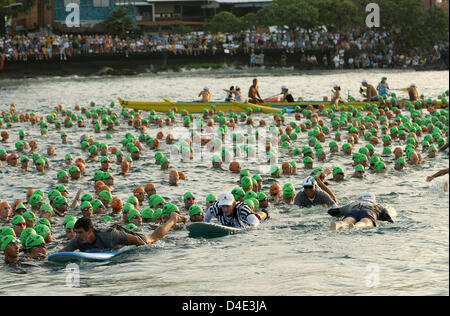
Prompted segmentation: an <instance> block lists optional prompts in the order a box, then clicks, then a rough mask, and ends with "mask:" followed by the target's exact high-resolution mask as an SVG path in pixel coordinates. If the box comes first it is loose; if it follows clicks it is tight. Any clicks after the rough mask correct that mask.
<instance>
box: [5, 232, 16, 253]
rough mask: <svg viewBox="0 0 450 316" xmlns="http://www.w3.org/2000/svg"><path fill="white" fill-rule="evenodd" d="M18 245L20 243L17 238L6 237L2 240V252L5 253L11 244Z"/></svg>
mask: <svg viewBox="0 0 450 316" xmlns="http://www.w3.org/2000/svg"><path fill="white" fill-rule="evenodd" d="M11 243H12V244H14V243H16V244H18V243H19V241H18V240H17V238H16V237H14V236H11V235H6V236H4V237H2V238H1V244H2V248H1V249H2V251H5V249H6V247H8V245H9V244H11Z"/></svg>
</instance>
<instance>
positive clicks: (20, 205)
mask: <svg viewBox="0 0 450 316" xmlns="http://www.w3.org/2000/svg"><path fill="white" fill-rule="evenodd" d="M22 209H23V210H25V211H27V208H26V207H25V205H23V203H19V204H18V205H17V206H16V212H17V211H18V210H22Z"/></svg>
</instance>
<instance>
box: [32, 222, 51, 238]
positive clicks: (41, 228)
mask: <svg viewBox="0 0 450 316" xmlns="http://www.w3.org/2000/svg"><path fill="white" fill-rule="evenodd" d="M34 230H35V231H36V233H37V234H38V235H41V236H42V237H43V238H44V239H45V237H47V236H48V234H50V233H51V231H50V228H49V227H48V226H47V225H43V224H39V225H36V226H35V227H34Z"/></svg>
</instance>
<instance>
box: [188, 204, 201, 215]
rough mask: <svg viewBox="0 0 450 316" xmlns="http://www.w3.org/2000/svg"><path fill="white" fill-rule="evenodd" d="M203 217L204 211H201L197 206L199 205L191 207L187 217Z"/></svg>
mask: <svg viewBox="0 0 450 316" xmlns="http://www.w3.org/2000/svg"><path fill="white" fill-rule="evenodd" d="M198 214H199V215H203V214H204V211H203V209H202V208H201V207H200V206H199V205H192V206H191V207H190V208H189V216H194V215H198Z"/></svg>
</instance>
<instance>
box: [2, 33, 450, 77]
mask: <svg viewBox="0 0 450 316" xmlns="http://www.w3.org/2000/svg"><path fill="white" fill-rule="evenodd" d="M397 35H398V34H397V33H396V31H395V30H394V31H393V32H392V33H389V32H387V31H352V32H346V33H331V32H327V31H325V30H324V31H316V32H294V33H292V32H268V33H256V32H241V33H233V34H228V33H219V34H205V33H191V34H187V35H180V34H178V35H173V34H168V35H162V36H140V37H134V38H131V37H123V38H122V37H118V36H111V35H72V34H64V35H47V36H42V35H39V34H29V35H28V36H24V35H18V36H6V37H1V38H0V54H2V55H3V56H4V59H5V60H6V62H8V61H24V62H26V61H32V60H44V59H45V60H47V59H55V58H56V59H59V60H61V61H65V60H68V59H70V58H71V57H72V56H76V55H92V54H97V55H98V54H121V55H125V57H130V56H131V55H133V54H136V53H155V52H161V51H168V52H170V53H172V54H185V55H192V56H201V55H204V54H212V55H214V54H216V53H217V52H218V51H221V52H225V53H227V54H230V55H234V54H238V53H240V54H248V56H249V57H250V56H255V52H257V53H258V54H259V52H263V51H264V50H267V49H280V51H282V54H280V56H281V60H280V62H281V63H285V62H286V55H289V54H296V53H300V56H301V57H299V58H300V60H299V62H300V63H302V64H310V65H322V66H327V67H329V68H335V69H344V68H345V69H349V68H350V69H353V68H410V67H416V66H421V65H426V64H435V63H439V62H441V61H442V59H444V58H447V59H448V42H445V43H436V45H435V46H434V47H433V49H432V50H430V51H425V52H424V51H420V50H418V49H414V48H410V49H407V50H405V49H400V48H404V45H403V43H399V41H398V36H397ZM402 51H403V52H404V51H407V52H408V53H402ZM447 62H448V61H447Z"/></svg>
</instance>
